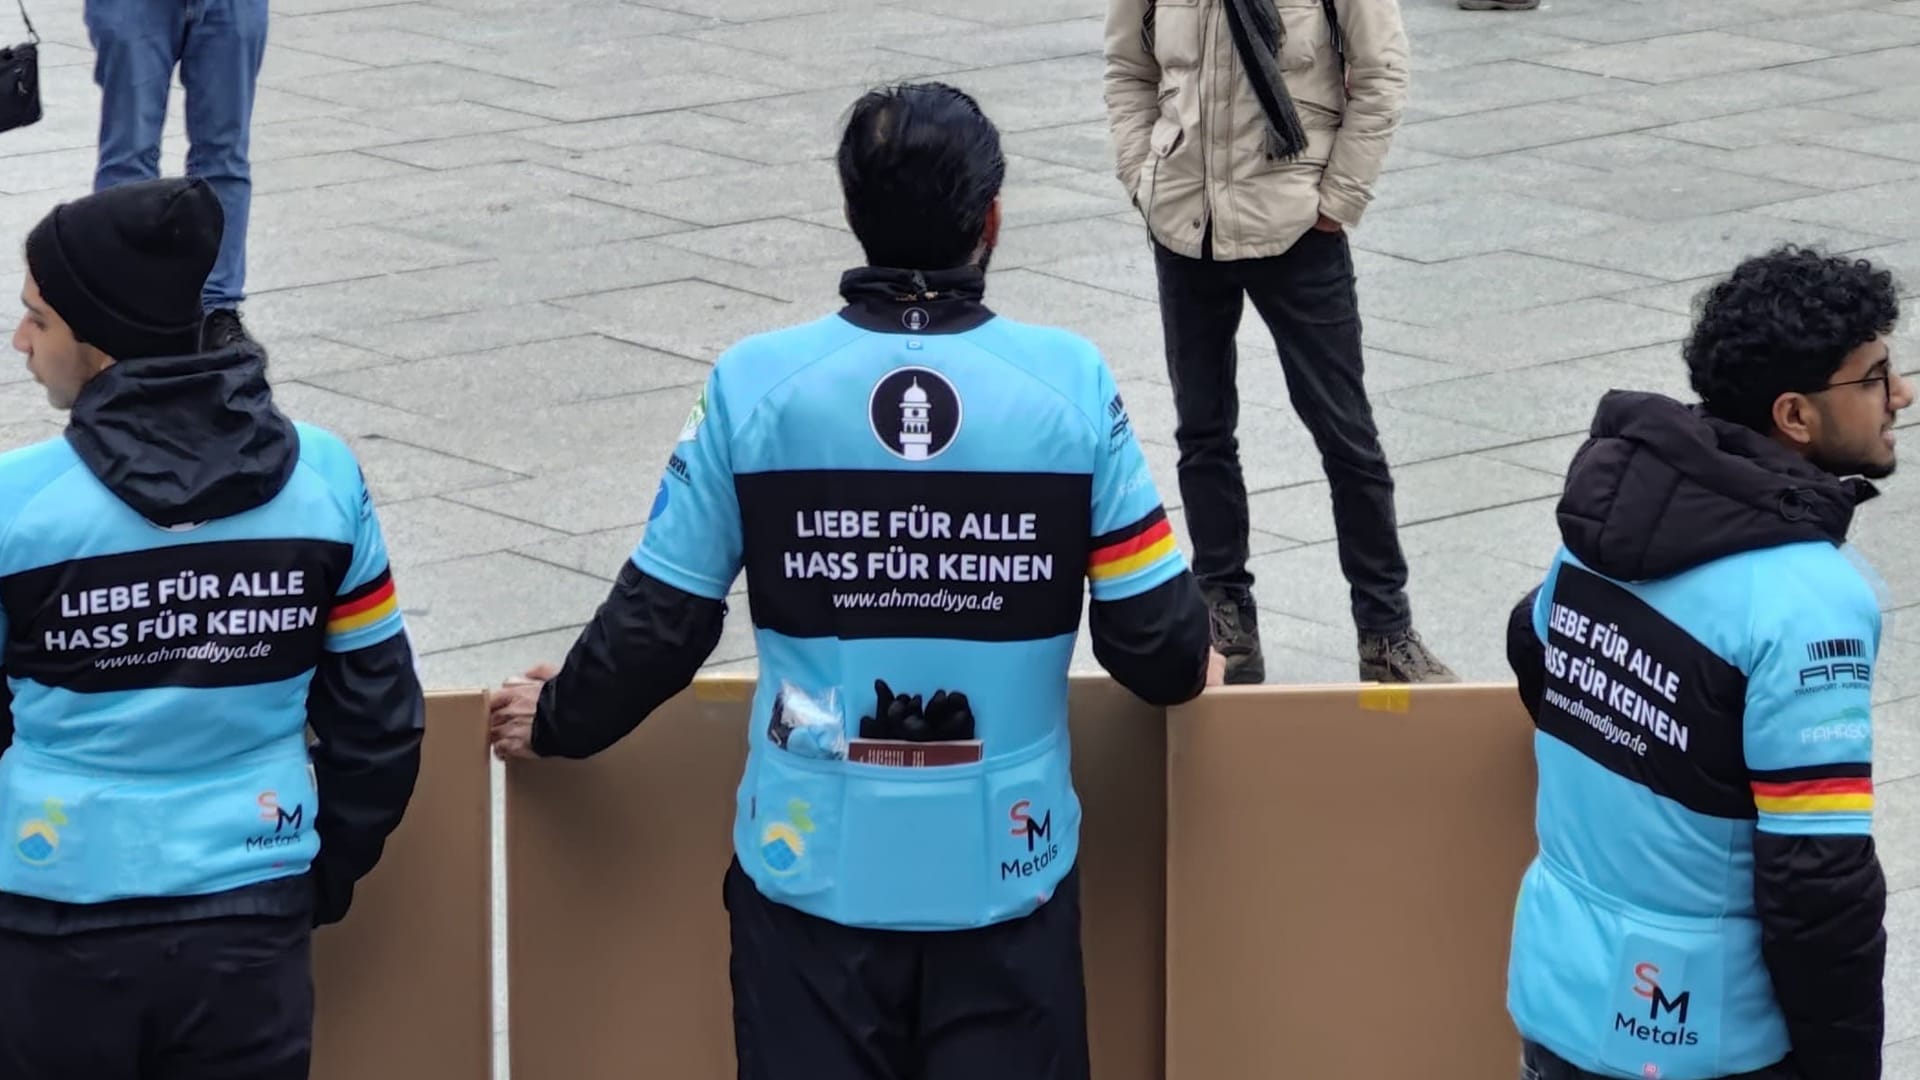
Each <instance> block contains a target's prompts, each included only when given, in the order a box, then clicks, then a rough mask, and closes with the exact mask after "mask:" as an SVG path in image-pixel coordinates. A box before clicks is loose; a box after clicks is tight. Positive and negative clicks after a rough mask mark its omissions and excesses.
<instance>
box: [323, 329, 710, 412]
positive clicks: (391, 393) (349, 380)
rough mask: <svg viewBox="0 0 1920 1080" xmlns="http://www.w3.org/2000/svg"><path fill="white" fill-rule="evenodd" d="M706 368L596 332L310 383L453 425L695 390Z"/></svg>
mask: <svg viewBox="0 0 1920 1080" xmlns="http://www.w3.org/2000/svg"><path fill="white" fill-rule="evenodd" d="M708 371H709V369H708V368H707V366H706V365H704V364H700V363H696V362H695V361H692V360H687V359H683V358H681V357H677V356H669V355H667V354H665V353H660V352H655V351H654V350H652V349H647V348H644V347H642V346H639V345H634V344H632V343H630V342H625V341H619V340H616V339H614V338H609V337H606V336H604V335H601V334H581V335H577V336H574V337H566V338H559V339H557V340H554V341H542V342H532V343H528V344H521V345H507V346H503V347H501V348H498V349H487V350H484V351H479V352H470V353H458V354H454V355H451V356H441V357H435V358H433V359H430V360H419V361H415V362H413V363H402V364H386V365H384V366H380V367H362V368H360V369H358V370H354V371H347V372H342V373H338V374H332V375H322V376H319V377H317V378H314V379H312V380H310V381H312V382H314V383H315V384H316V385H319V386H323V387H326V388H327V389H331V390H336V391H338V392H340V393H344V394H351V395H353V396H355V397H359V398H363V399H365V400H368V401H393V402H405V403H406V404H407V407H408V408H409V409H410V411H413V412H417V413H423V414H426V415H430V416H436V417H439V418H441V419H443V420H454V419H458V418H460V417H463V416H482V415H500V414H503V413H508V412H511V411H513V410H515V409H520V408H527V407H542V408H544V407H548V406H556V405H564V404H567V403H569V402H575V401H592V400H595V399H598V398H608V397H616V396H621V395H626V394H633V393H639V392H642V391H647V390H659V389H663V388H666V387H687V386H693V387H697V386H699V385H700V384H702V383H704V382H705V381H706V378H707V374H708Z"/></svg>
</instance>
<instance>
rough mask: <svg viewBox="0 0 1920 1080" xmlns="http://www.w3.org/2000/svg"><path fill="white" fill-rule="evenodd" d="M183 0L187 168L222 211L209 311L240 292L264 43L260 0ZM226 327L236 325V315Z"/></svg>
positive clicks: (234, 301)
mask: <svg viewBox="0 0 1920 1080" xmlns="http://www.w3.org/2000/svg"><path fill="white" fill-rule="evenodd" d="M189 2H190V4H191V10H192V11H193V12H194V18H193V19H192V20H191V21H190V23H189V24H188V27H187V33H186V48H185V49H184V50H183V52H182V55H181V58H180V86H181V89H183V90H184V91H185V92H186V117H187V175H189V176H199V177H203V178H205V179H206V181H207V183H208V184H210V185H212V187H213V191H214V194H215V195H217V196H219V199H220V209H221V211H222V213H223V215H224V217H225V219H226V225H225V231H224V232H223V234H222V235H221V239H220V258H219V260H218V261H217V262H215V263H214V266H213V273H211V274H209V275H208V276H207V284H206V289H205V292H204V294H203V296H202V303H203V304H204V306H205V307H206V309H207V310H208V311H209V312H213V311H234V310H236V309H238V307H239V306H240V302H241V301H242V300H244V299H245V298H246V279H247V220H248V213H249V210H250V208H251V206H252V202H253V171H252V163H251V159H250V158H249V156H248V155H249V146H250V140H251V133H252V128H253V99H254V90H255V85H256V81H257V80H258V78H259V75H260V63H261V59H262V58H263V57H264V56H265V55H266V48H267V0H189ZM233 329H235V330H237V329H238V325H237V322H236V323H235V325H234V327H233ZM219 344H220V342H218V341H212V342H209V345H210V346H217V345H219Z"/></svg>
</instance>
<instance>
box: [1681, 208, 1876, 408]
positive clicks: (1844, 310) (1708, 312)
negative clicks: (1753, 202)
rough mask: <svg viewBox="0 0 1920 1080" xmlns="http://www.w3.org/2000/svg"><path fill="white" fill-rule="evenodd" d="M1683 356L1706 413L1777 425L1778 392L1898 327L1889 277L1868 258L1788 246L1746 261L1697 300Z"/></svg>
mask: <svg viewBox="0 0 1920 1080" xmlns="http://www.w3.org/2000/svg"><path fill="white" fill-rule="evenodd" d="M1695 313H1696V317H1695V321H1694V326H1693V332H1692V333H1691V334H1690V335H1689V336H1688V338H1687V340H1686V344H1685V345H1684V346H1683V347H1682V350H1681V354H1682V355H1683V356H1685V357H1686V361H1687V372H1688V377H1689V380H1690V381H1691V382H1692V384H1693V390H1694V392H1695V393H1697V394H1699V395H1700V400H1701V402H1702V403H1703V404H1704V405H1705V406H1706V409H1707V411H1708V412H1709V413H1711V414H1712V415H1714V416H1717V417H1720V418H1721V419H1723V420H1729V421H1732V422H1733V423H1736V424H1744V425H1745V426H1747V427H1750V428H1753V429H1754V430H1755V431H1760V432H1768V431H1771V430H1773V403H1774V401H1775V400H1776V399H1777V398H1779V396H1780V395H1781V394H1785V393H1790V392H1793V391H1801V392H1807V391H1812V390H1818V389H1819V388H1820V387H1822V386H1824V385H1826V383H1827V381H1828V380H1829V379H1831V378H1832V377H1833V373H1834V372H1835V371H1837V370H1839V368H1840V365H1841V363H1842V362H1844V361H1845V360H1846V358H1847V354H1848V353H1850V352H1852V351H1853V350H1854V349H1857V348H1859V347H1860V346H1862V345H1865V344H1866V343H1867V342H1870V341H1872V340H1873V339H1874V338H1876V337H1878V336H1880V335H1881V334H1884V333H1887V332H1888V331H1890V330H1892V329H1893V324H1894V323H1895V322H1896V321H1897V320H1898V319H1899V318H1900V294H1899V291H1898V289H1897V288H1896V287H1895V284H1894V280H1893V274H1892V273H1891V272H1889V271H1886V270H1881V269H1876V268H1875V267H1874V265H1873V264H1872V263H1870V262H1868V261H1867V260H1865V259H1857V258H1856V259H1850V258H1846V257H1844V256H1839V255H1824V254H1822V253H1820V252H1819V251H1816V250H1811V249H1808V248H1803V247H1799V246H1796V245H1793V244H1783V245H1781V246H1780V247H1777V248H1774V249H1773V250H1772V251H1769V252H1767V253H1766V254H1765V255H1758V256H1755V257H1753V258H1750V259H1747V260H1746V261H1745V262H1742V263H1741V264H1740V265H1739V266H1738V267H1736V268H1735V269H1734V271H1733V273H1732V274H1731V275H1730V276H1729V277H1727V279H1726V280H1724V281H1721V282H1719V283H1717V284H1715V285H1714V286H1713V287H1712V288H1710V289H1708V290H1706V291H1705V292H1703V293H1702V294H1701V295H1700V296H1699V298H1698V299H1697V300H1696V301H1695Z"/></svg>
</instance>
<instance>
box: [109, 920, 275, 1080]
mask: <svg viewBox="0 0 1920 1080" xmlns="http://www.w3.org/2000/svg"><path fill="white" fill-rule="evenodd" d="M153 933H154V934H155V935H156V936H157V937H159V938H160V939H161V940H163V941H164V942H165V943H166V944H165V951H164V956H165V957H166V960H165V963H164V965H163V968H164V973H165V977H164V979H163V980H160V979H157V980H156V984H157V986H159V987H160V988H161V989H157V990H156V994H157V997H156V1004H155V1006H154V1009H153V1013H154V1016H153V1025H152V1029H151V1033H150V1037H149V1055H148V1056H149V1062H148V1065H149V1071H147V1072H145V1073H144V1074H143V1077H142V1080H307V1073H308V1066H309V1062H310V1060H311V1058H312V1052H313V954H312V929H311V922H310V920H309V919H307V918H305V917H290V918H267V917H258V916H256V917H249V918H231V919H209V920H205V921H201V922H188V923H180V924H178V925H174V926H159V927H155V928H154V929H153Z"/></svg>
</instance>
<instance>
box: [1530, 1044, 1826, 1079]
mask: <svg viewBox="0 0 1920 1080" xmlns="http://www.w3.org/2000/svg"><path fill="white" fill-rule="evenodd" d="M1520 1080H1612V1078H1611V1077H1606V1076H1602V1075H1601V1074H1599V1073H1590V1072H1588V1071H1586V1070H1585V1069H1578V1068H1575V1067H1574V1066H1573V1065H1571V1064H1569V1063H1568V1062H1567V1061H1566V1060H1565V1059H1564V1058H1562V1057H1561V1056H1560V1055H1558V1054H1556V1053H1554V1052H1553V1051H1551V1050H1549V1049H1547V1048H1546V1047H1544V1046H1541V1045H1540V1044H1539V1043H1536V1042H1532V1041H1526V1042H1523V1043H1522V1044H1521V1059H1520ZM1720 1080H1801V1077H1800V1071H1799V1070H1798V1069H1796V1068H1794V1067H1793V1065H1792V1063H1791V1059H1789V1060H1787V1061H1781V1062H1777V1063H1775V1064H1773V1065H1769V1066H1767V1067H1766V1068H1764V1069H1759V1070H1756V1071H1754V1072H1743V1073H1739V1074H1737V1075H1732V1076H1724V1077H1721V1078H1720Z"/></svg>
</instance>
